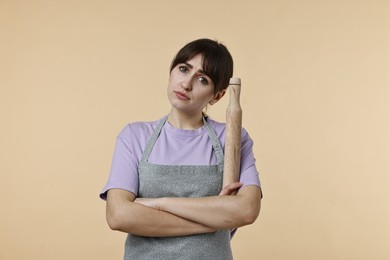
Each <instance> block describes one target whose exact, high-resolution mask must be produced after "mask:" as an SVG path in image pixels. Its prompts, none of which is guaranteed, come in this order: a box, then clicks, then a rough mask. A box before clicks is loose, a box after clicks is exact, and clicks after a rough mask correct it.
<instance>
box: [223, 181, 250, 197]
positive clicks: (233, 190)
mask: <svg viewBox="0 0 390 260" xmlns="http://www.w3.org/2000/svg"><path fill="white" fill-rule="evenodd" d="M242 185H244V183H242V182H233V183H230V184H228V185H226V186H225V187H224V188H223V189H222V190H221V192H220V193H219V196H224V195H236V194H237V191H238V189H239V188H241V187H242Z"/></svg>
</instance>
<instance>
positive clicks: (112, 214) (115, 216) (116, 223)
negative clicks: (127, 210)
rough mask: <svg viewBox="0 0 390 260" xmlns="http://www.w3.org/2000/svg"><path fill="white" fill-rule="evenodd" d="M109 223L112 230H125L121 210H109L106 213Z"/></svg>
mask: <svg viewBox="0 0 390 260" xmlns="http://www.w3.org/2000/svg"><path fill="white" fill-rule="evenodd" d="M106 220H107V224H108V226H109V227H110V229H111V230H114V231H122V230H123V225H124V223H123V217H122V214H121V212H120V211H119V210H116V211H109V212H107V215H106Z"/></svg>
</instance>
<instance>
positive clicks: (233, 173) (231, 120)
mask: <svg viewBox="0 0 390 260" xmlns="http://www.w3.org/2000/svg"><path fill="white" fill-rule="evenodd" d="M240 92H241V79H240V78H231V79H230V82H229V93H230V99H229V104H228V106H227V109H226V136H225V153H224V170H223V185H222V187H226V185H228V184H231V183H233V182H237V181H239V179H240V166H241V163H240V159H241V125H242V110H241V105H240Z"/></svg>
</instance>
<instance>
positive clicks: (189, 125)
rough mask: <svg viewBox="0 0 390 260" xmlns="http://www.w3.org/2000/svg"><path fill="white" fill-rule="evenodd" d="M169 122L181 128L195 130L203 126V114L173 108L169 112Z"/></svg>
mask: <svg viewBox="0 0 390 260" xmlns="http://www.w3.org/2000/svg"><path fill="white" fill-rule="evenodd" d="M167 120H168V122H169V123H170V124H171V125H172V126H174V127H176V128H179V129H185V130H194V129H198V128H200V127H202V126H203V114H202V113H199V114H191V115H189V114H185V113H180V112H179V111H177V110H175V109H173V108H172V109H171V111H170V112H169V114H168V119H167Z"/></svg>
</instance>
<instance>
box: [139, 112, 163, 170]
mask: <svg viewBox="0 0 390 260" xmlns="http://www.w3.org/2000/svg"><path fill="white" fill-rule="evenodd" d="M167 118H168V116H164V117H163V118H162V119H161V120H160V122H159V123H158V125H157V127H156V128H155V129H154V131H153V134H152V137H151V138H150V139H149V142H148V144H147V145H146V148H145V151H144V152H143V154H142V158H141V162H146V161H147V160H148V159H149V156H150V154H151V153H152V150H153V146H154V144H155V143H156V141H157V138H158V136H159V135H160V132H161V129H162V128H163V126H164V124H165V122H166V121H167Z"/></svg>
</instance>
